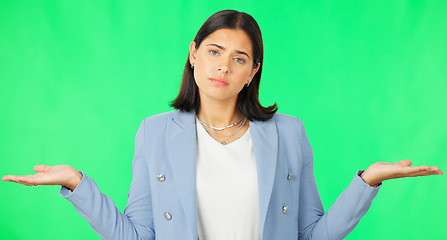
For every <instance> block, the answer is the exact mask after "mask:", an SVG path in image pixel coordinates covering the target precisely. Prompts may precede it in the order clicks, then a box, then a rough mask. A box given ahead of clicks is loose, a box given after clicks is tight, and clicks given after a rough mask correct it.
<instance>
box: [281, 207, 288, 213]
mask: <svg viewBox="0 0 447 240" xmlns="http://www.w3.org/2000/svg"><path fill="white" fill-rule="evenodd" d="M287 211H289V207H287V206H282V213H284V214H286V213H287Z"/></svg>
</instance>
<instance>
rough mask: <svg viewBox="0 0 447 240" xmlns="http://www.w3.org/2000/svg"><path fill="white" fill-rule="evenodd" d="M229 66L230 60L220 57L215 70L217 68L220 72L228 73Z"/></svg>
mask: <svg viewBox="0 0 447 240" xmlns="http://www.w3.org/2000/svg"><path fill="white" fill-rule="evenodd" d="M229 68H230V60H229V59H227V58H224V59H222V61H221V62H220V63H219V65H218V67H217V70H218V71H219V72H222V73H228V72H229V70H230V69H229Z"/></svg>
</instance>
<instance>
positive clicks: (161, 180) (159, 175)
mask: <svg viewBox="0 0 447 240" xmlns="http://www.w3.org/2000/svg"><path fill="white" fill-rule="evenodd" d="M157 179H158V181H160V182H164V181H165V176H164V175H163V174H158V175H157Z"/></svg>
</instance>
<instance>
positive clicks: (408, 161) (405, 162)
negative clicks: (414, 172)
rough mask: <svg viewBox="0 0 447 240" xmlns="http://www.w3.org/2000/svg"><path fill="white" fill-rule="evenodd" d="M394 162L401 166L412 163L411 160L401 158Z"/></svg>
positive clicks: (407, 165)
mask: <svg viewBox="0 0 447 240" xmlns="http://www.w3.org/2000/svg"><path fill="white" fill-rule="evenodd" d="M396 164H399V165H402V166H405V167H409V166H411V164H413V163H412V162H411V160H402V161H399V162H397V163H396Z"/></svg>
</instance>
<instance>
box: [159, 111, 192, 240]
mask: <svg viewBox="0 0 447 240" xmlns="http://www.w3.org/2000/svg"><path fill="white" fill-rule="evenodd" d="M196 145H197V141H196V128H195V112H193V111H192V112H180V111H177V112H176V113H175V114H174V116H173V117H172V119H169V122H168V125H167V129H166V146H167V150H168V151H167V153H168V159H169V162H170V166H171V169H172V173H173V178H174V180H173V181H174V184H175V188H176V191H177V193H178V194H179V197H180V202H181V204H182V208H183V210H184V212H185V217H186V221H187V224H188V225H187V226H188V227H189V228H190V230H191V232H192V234H193V236H192V237H193V238H192V239H197V236H198V233H197V196H196V149H197V146H196Z"/></svg>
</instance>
